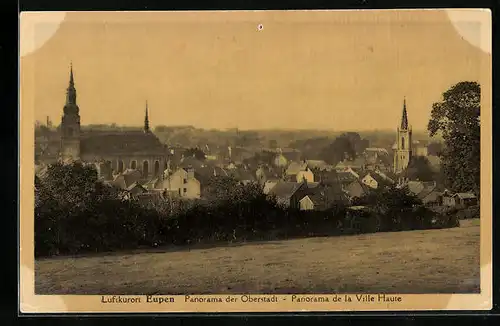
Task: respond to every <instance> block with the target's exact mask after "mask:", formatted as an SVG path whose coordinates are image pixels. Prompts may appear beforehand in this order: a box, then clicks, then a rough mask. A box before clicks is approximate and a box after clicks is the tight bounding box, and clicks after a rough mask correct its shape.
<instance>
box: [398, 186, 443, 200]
mask: <svg viewBox="0 0 500 326" xmlns="http://www.w3.org/2000/svg"><path fill="white" fill-rule="evenodd" d="M406 186H407V187H408V190H409V191H410V192H411V193H412V194H414V195H415V196H417V197H418V198H419V199H420V200H421V201H422V203H423V204H424V205H434V204H438V203H439V202H440V196H441V192H439V191H438V190H437V184H436V182H435V181H431V182H422V181H409V182H408V183H407V185H406Z"/></svg>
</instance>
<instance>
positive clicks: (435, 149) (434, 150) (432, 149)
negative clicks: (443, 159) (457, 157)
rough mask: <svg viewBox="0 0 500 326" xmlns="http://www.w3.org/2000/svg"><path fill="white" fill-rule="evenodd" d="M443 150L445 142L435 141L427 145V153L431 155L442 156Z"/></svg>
mask: <svg viewBox="0 0 500 326" xmlns="http://www.w3.org/2000/svg"><path fill="white" fill-rule="evenodd" d="M442 150H443V143H441V142H437V141H434V142H432V143H430V144H429V145H428V146H427V153H428V154H429V155H435V156H440V155H441V151H442Z"/></svg>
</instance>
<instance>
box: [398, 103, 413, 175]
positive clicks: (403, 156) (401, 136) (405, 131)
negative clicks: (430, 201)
mask: <svg viewBox="0 0 500 326" xmlns="http://www.w3.org/2000/svg"><path fill="white" fill-rule="evenodd" d="M397 130H398V131H397V139H396V148H395V151H394V173H396V174H398V173H401V172H403V171H404V170H405V169H406V168H407V167H408V164H409V163H410V159H411V156H412V148H411V146H412V130H411V126H410V125H409V124H408V112H407V111H406V98H405V99H404V101H403V116H402V117H401V125H400V126H399V127H398V129H397Z"/></svg>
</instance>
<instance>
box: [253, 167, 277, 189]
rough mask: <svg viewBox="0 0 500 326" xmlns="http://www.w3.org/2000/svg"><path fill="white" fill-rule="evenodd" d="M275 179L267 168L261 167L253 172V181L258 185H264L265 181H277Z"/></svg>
mask: <svg viewBox="0 0 500 326" xmlns="http://www.w3.org/2000/svg"><path fill="white" fill-rule="evenodd" d="M277 178H278V175H277V174H276V173H274V172H273V170H272V169H271V168H269V167H267V166H263V165H261V166H259V167H258V168H257V170H256V171H255V180H257V182H258V183H259V184H260V185H263V184H265V183H266V181H267V180H270V179H277Z"/></svg>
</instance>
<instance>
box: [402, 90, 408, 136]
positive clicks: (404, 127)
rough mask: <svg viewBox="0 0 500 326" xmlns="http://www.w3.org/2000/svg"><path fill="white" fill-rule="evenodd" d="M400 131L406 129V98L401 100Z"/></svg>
mask: <svg viewBox="0 0 500 326" xmlns="http://www.w3.org/2000/svg"><path fill="white" fill-rule="evenodd" d="M401 129H402V130H407V129H408V112H406V96H405V97H404V100H403V117H402V118H401Z"/></svg>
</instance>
